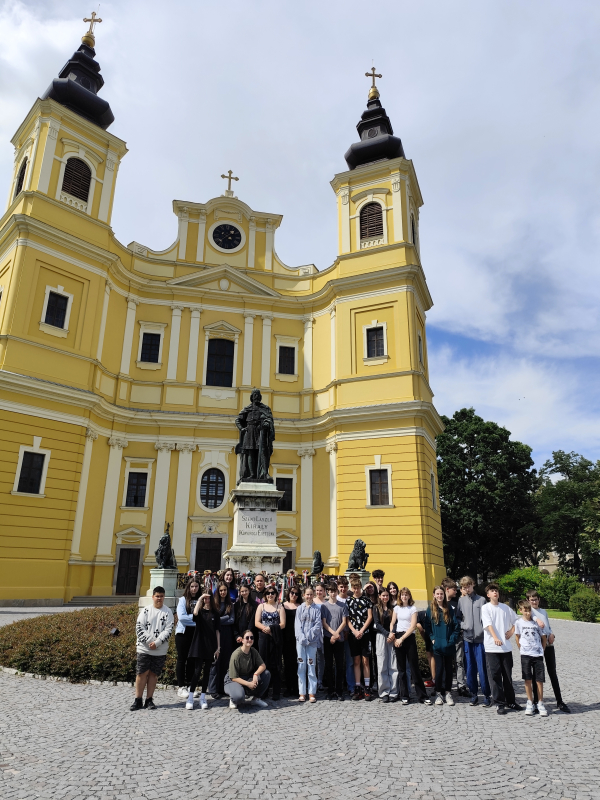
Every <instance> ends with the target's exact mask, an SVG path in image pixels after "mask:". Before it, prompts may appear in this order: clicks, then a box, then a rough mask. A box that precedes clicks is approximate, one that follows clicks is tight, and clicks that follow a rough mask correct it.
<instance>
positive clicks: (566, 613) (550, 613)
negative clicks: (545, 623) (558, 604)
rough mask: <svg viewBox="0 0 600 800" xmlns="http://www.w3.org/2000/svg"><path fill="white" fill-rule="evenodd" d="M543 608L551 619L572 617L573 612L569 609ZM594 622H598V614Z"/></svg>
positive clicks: (599, 618) (599, 617) (599, 620)
mask: <svg viewBox="0 0 600 800" xmlns="http://www.w3.org/2000/svg"><path fill="white" fill-rule="evenodd" d="M545 610H546V613H547V614H548V616H549V617H552V619H573V614H571V612H570V611H557V610H556V609H555V608H547V609H545ZM596 622H600V616H598V617H596Z"/></svg>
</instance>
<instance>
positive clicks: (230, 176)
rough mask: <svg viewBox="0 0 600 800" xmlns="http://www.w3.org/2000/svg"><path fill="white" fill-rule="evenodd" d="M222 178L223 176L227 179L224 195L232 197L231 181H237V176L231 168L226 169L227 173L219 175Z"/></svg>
mask: <svg viewBox="0 0 600 800" xmlns="http://www.w3.org/2000/svg"><path fill="white" fill-rule="evenodd" d="M221 177H222V178H225V180H226V181H227V189H226V190H225V197H233V192H232V191H231V181H239V178H236V177H235V176H234V174H233V170H230V169H229V170H227V175H221Z"/></svg>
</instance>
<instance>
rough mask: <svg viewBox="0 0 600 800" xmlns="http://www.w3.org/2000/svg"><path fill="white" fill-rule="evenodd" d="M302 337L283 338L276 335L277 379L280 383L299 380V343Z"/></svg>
mask: <svg viewBox="0 0 600 800" xmlns="http://www.w3.org/2000/svg"><path fill="white" fill-rule="evenodd" d="M299 341H300V337H296V336H281V335H280V334H275V349H276V352H275V357H276V364H277V372H276V373H275V377H276V378H277V380H280V381H295V380H297V379H298V342H299Z"/></svg>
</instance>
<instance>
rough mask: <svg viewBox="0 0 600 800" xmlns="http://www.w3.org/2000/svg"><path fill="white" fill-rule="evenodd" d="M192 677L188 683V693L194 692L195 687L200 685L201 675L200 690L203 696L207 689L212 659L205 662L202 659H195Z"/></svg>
mask: <svg viewBox="0 0 600 800" xmlns="http://www.w3.org/2000/svg"><path fill="white" fill-rule="evenodd" d="M194 661H195V662H196V663H195V669H194V677H193V678H192V681H191V683H190V692H195V691H196V687H197V686H198V684H199V683H200V675H202V684H201V687H200V688H201V690H202V692H203V693H204V694H205V693H206V689H207V687H208V676H209V675H210V668H211V665H212V658H208V659H206V660H204V659H202V658H195V659H194Z"/></svg>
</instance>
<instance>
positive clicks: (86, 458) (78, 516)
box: [71, 428, 98, 561]
mask: <svg viewBox="0 0 600 800" xmlns="http://www.w3.org/2000/svg"><path fill="white" fill-rule="evenodd" d="M97 438H98V434H97V433H96V431H94V430H92V428H88V429H87V430H86V432H85V447H84V449H83V462H82V464H81V477H80V478H79V491H78V493H77V507H76V508H75V522H74V523H73V540H72V542H71V560H73V561H81V556H80V555H79V547H80V545H81V528H82V525H83V512H84V511H85V498H86V495H87V485H88V478H89V476H90V463H91V461H92V447H93V446H94V442H95V441H96V439H97Z"/></svg>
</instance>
